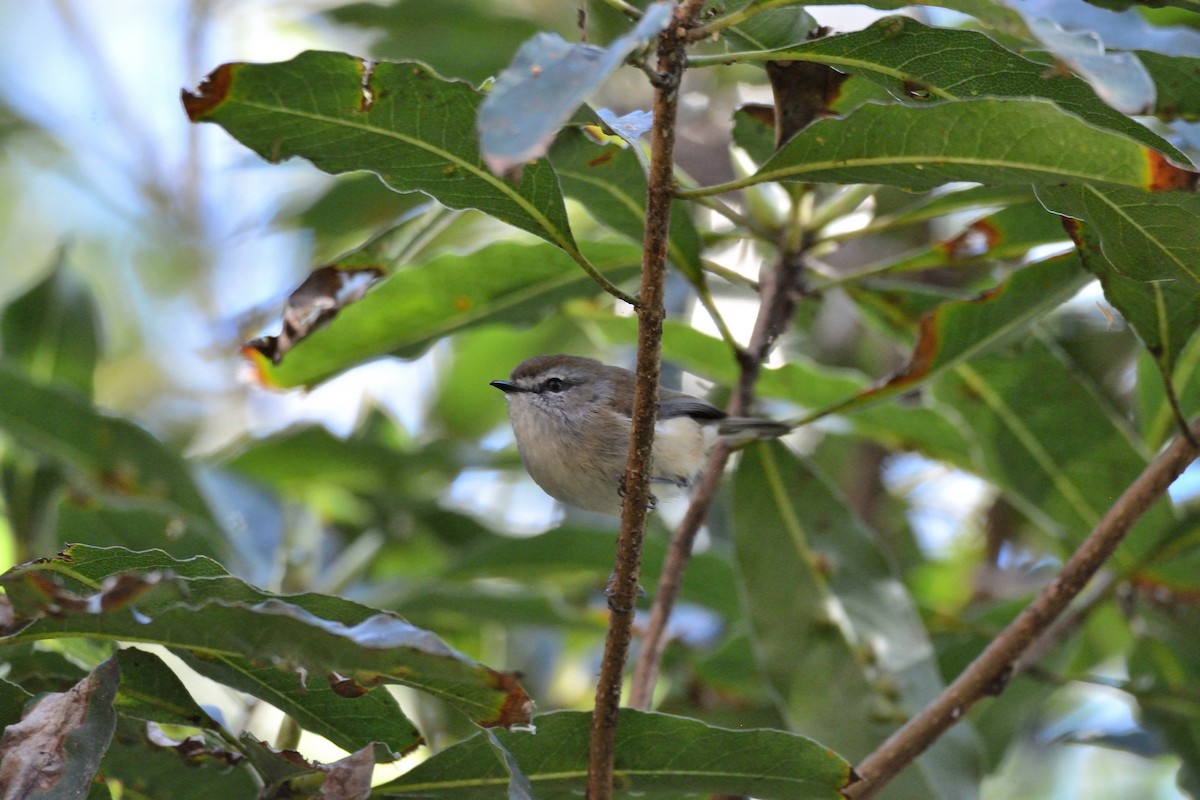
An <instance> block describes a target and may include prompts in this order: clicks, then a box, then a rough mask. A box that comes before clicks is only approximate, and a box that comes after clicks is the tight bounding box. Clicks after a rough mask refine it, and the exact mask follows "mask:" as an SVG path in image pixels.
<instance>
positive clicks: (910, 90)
mask: <svg viewBox="0 0 1200 800" xmlns="http://www.w3.org/2000/svg"><path fill="white" fill-rule="evenodd" d="M744 57H745V56H743V58H744ZM755 57H756V58H757V57H760V58H764V59H765V58H770V59H771V60H780V61H785V60H796V61H815V62H818V63H822V64H827V65H829V66H832V67H836V68H837V69H839V70H841V71H843V72H848V73H850V74H852V75H858V76H861V77H863V78H865V79H867V80H870V81H872V82H875V83H877V84H879V85H880V86H883V87H884V88H885V89H887V91H888V92H889V93H890V94H891V95H892V96H893V97H895V98H897V99H899V100H901V101H904V102H907V103H913V102H920V101H923V100H972V99H975V98H980V97H1008V98H1028V97H1042V98H1045V99H1047V100H1053V101H1054V103H1055V104H1056V105H1058V106H1059V107H1060V108H1061V109H1063V110H1064V111H1067V112H1069V113H1071V114H1073V115H1075V116H1077V117H1079V118H1080V119H1083V120H1085V121H1086V122H1090V123H1092V124H1093V125H1096V126H1098V127H1101V128H1107V129H1109V130H1112V131H1116V132H1118V133H1123V134H1125V135H1126V136H1128V137H1129V138H1131V139H1134V140H1136V141H1139V142H1141V143H1142V144H1145V145H1147V146H1149V147H1151V148H1153V149H1155V150H1158V151H1160V152H1163V153H1165V154H1167V155H1168V156H1170V157H1171V158H1173V159H1178V160H1179V161H1180V163H1187V162H1186V161H1185V160H1184V157H1183V155H1182V154H1181V153H1180V152H1179V151H1178V150H1176V149H1175V148H1174V147H1172V146H1171V145H1170V144H1168V143H1167V142H1166V140H1164V139H1163V138H1161V137H1160V136H1158V135H1156V134H1155V133H1153V132H1152V131H1150V130H1149V129H1148V128H1146V126H1144V125H1140V124H1138V123H1137V122H1135V121H1134V120H1132V119H1130V118H1129V117H1127V116H1125V115H1124V114H1121V113H1120V112H1118V111H1114V110H1113V109H1112V108H1110V107H1109V106H1108V105H1106V104H1105V103H1104V102H1103V101H1101V100H1100V99H1099V98H1098V97H1097V96H1096V93H1095V92H1094V91H1092V89H1091V87H1090V86H1088V84H1087V83H1086V82H1084V81H1083V80H1080V79H1079V78H1077V77H1075V76H1073V75H1061V76H1060V75H1055V76H1054V77H1053V78H1052V79H1048V78H1047V74H1046V70H1047V67H1046V65H1045V64H1039V63H1036V62H1033V61H1030V60H1028V59H1025V58H1022V57H1021V56H1019V55H1017V54H1016V53H1013V52H1011V51H1009V50H1006V49H1005V48H1003V47H1001V46H1000V45H998V44H997V43H996V42H995V41H994V40H993V39H991V38H990V37H988V36H986V35H984V34H982V33H978V32H976V31H968V30H953V29H950V28H935V27H930V26H928V25H923V24H921V23H920V22H917V21H916V20H914V19H911V18H909V17H899V16H897V17H886V18H884V19H881V20H879V21H878V22H876V23H874V24H873V25H871V26H869V27H867V28H864V29H863V30H861V31H856V32H854V33H846V34H842V35H839V36H826V37H823V38H820V39H814V40H812V41H810V42H805V43H803V44H800V45H797V46H794V47H789V48H787V49H786V50H784V51H773V52H770V53H762V54H756V55H755Z"/></svg>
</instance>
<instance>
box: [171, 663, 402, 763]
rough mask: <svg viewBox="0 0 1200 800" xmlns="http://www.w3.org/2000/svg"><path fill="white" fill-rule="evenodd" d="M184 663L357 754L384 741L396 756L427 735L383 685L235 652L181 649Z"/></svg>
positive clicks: (305, 728) (392, 755) (385, 745)
mask: <svg viewBox="0 0 1200 800" xmlns="http://www.w3.org/2000/svg"><path fill="white" fill-rule="evenodd" d="M179 655H180V656H182V658H183V660H184V662H185V663H186V664H187V665H188V666H189V667H191V668H192V669H194V670H196V672H199V673H200V674H201V675H203V676H204V677H206V678H211V679H212V680H214V681H217V682H219V683H223V684H225V685H226V686H231V687H233V688H234V689H237V690H238V691H240V692H245V693H246V694H249V695H251V696H253V697H257V698H258V699H259V700H264V701H266V702H268V703H270V704H271V705H273V706H275V707H276V708H278V709H279V710H280V711H282V712H283V713H285V714H287V715H288V716H290V717H291V718H292V719H294V720H295V721H296V723H297V724H299V725H300V727H301V728H303V729H304V730H306V731H312V732H313V733H315V734H318V735H319V736H324V737H325V738H326V739H328V740H329V741H331V742H333V743H334V744H335V745H337V746H338V747H340V748H342V749H343V750H346V751H349V752H351V753H353V752H355V751H357V750H361V749H362V748H364V747H366V746H368V745H370V744H372V743H379V744H381V745H383V746H384V747H386V748H387V750H388V751H389V754H390V758H388V759H387V760H394V759H395V758H398V757H399V756H400V755H401V754H403V753H407V752H409V751H410V750H412V749H413V748H415V747H416V746H417V745H418V744H419V743H420V741H421V734H420V732H419V731H418V730H417V729H416V727H414V726H413V724H412V722H410V721H409V720H408V718H407V717H406V716H405V715H404V712H403V711H401V710H400V705H399V704H398V703H397V702H396V698H395V697H393V696H392V695H391V693H390V692H388V691H387V690H386V689H385V688H383V687H378V688H375V689H372V690H371V691H364V690H363V689H362V688H359V687H356V686H354V685H353V681H347V682H345V683H346V684H347V690H348V693H347V694H345V695H344V696H343V695H341V694H339V693H338V692H337V690H336V689H335V688H334V687H335V684H336V685H337V686H338V687H339V688H340V687H341V686H342V683H339V682H337V681H336V680H335V679H334V678H332V677H328V678H327V677H326V676H324V675H311V676H307V677H304V676H301V675H300V674H298V673H296V672H289V671H284V670H280V669H277V668H275V667H274V666H271V665H269V664H253V663H251V662H250V661H247V660H246V659H244V658H237V657H235V656H221V655H209V654H205V653H199V652H196V653H188V652H180V654H179Z"/></svg>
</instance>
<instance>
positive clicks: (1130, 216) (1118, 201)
mask: <svg viewBox="0 0 1200 800" xmlns="http://www.w3.org/2000/svg"><path fill="white" fill-rule="evenodd" d="M1037 196H1038V200H1040V201H1041V203H1042V205H1044V206H1045V207H1046V208H1048V209H1049V210H1051V211H1053V212H1054V213H1056V214H1063V215H1066V216H1069V217H1074V218H1075V219H1078V220H1081V221H1083V222H1086V223H1088V224H1089V225H1091V226H1092V227H1093V228H1094V229H1095V232H1096V234H1097V235H1098V236H1099V237H1100V244H1101V249H1102V250H1103V251H1104V256H1105V257H1106V258H1107V259H1108V260H1109V262H1110V263H1111V264H1112V266H1113V268H1114V269H1116V270H1117V271H1118V272H1120V273H1121V274H1122V275H1127V276H1129V277H1130V278H1134V279H1136V280H1139V281H1154V280H1173V281H1177V282H1179V283H1180V284H1182V285H1184V286H1187V287H1188V288H1189V290H1190V291H1193V292H1196V291H1200V237H1197V236H1196V235H1195V234H1196V231H1197V230H1198V229H1200V195H1197V194H1191V193H1184V192H1167V193H1155V194H1150V193H1147V192H1143V191H1140V190H1137V189H1128V188H1122V187H1117V186H1104V187H1101V186H1039V187H1037Z"/></svg>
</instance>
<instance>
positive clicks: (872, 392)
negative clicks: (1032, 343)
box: [809, 253, 1089, 420]
mask: <svg viewBox="0 0 1200 800" xmlns="http://www.w3.org/2000/svg"><path fill="white" fill-rule="evenodd" d="M1088 278H1089V276H1088V273H1087V272H1085V271H1084V270H1082V269H1080V263H1079V257H1078V256H1076V255H1075V254H1074V253H1071V254H1067V255H1063V256H1058V257H1056V258H1052V259H1049V260H1047V261H1043V262H1040V263H1037V264H1031V265H1030V266H1028V267H1024V268H1023V269H1021V270H1018V271H1017V272H1015V273H1013V275H1012V276H1011V277H1010V278H1009V279H1008V280H1007V281H1005V282H1004V283H1002V284H1000V285H999V286H997V287H996V288H994V289H991V290H989V291H987V292H984V293H983V294H981V295H979V296H978V297H976V298H973V299H971V300H963V301H957V302H949V303H943V304H941V305H939V306H938V307H937V308H936V309H935V310H934V311H933V312H931V313H928V314H926V315H924V316H922V317H921V319H920V325H919V330H918V333H917V343H916V346H915V348H914V350H913V355H912V359H911V360H910V361H909V363H908V365H907V366H906V367H905V368H904V369H902V370H901V371H900V372H898V373H896V374H895V375H893V376H892V377H891V378H889V379H888V380H887V381H886V382H884V383H883V384H881V385H879V386H876V387H873V388H870V389H867V390H865V391H863V392H860V393H858V394H857V395H854V396H853V397H850V398H848V399H846V400H844V401H842V402H839V403H836V404H834V405H832V406H830V407H828V408H825V409H823V410H821V411H818V412H816V413H814V414H812V415H811V416H810V417H809V419H810V420H811V419H816V418H818V417H821V416H824V415H826V414H829V413H834V412H838V413H846V412H848V411H852V410H855V409H857V408H860V407H862V406H865V405H869V404H872V403H875V402H877V401H879V400H883V399H886V398H889V397H893V396H895V395H897V394H899V393H900V392H906V391H909V390H911V389H913V388H915V387H917V386H920V385H922V384H924V383H926V382H927V381H929V380H930V379H931V378H934V377H936V376H937V375H939V374H940V373H942V372H944V371H945V370H946V369H947V368H949V367H952V366H954V365H955V364H957V363H959V362H961V361H963V360H964V359H968V358H971V357H973V356H974V355H976V354H978V353H980V352H983V351H984V350H986V349H987V348H989V347H992V346H995V345H996V344H997V343H998V342H1000V341H1002V340H1004V339H1005V338H1007V337H1010V336H1012V335H1014V334H1015V333H1017V332H1019V331H1022V330H1025V329H1026V328H1027V327H1028V326H1029V325H1030V323H1032V322H1033V321H1034V320H1036V319H1038V318H1039V317H1041V316H1042V315H1043V314H1045V313H1046V312H1047V311H1049V310H1050V309H1052V308H1055V307H1056V306H1058V305H1059V304H1060V303H1062V302H1063V301H1064V300H1066V299H1067V298H1069V297H1070V296H1071V295H1072V294H1074V293H1075V292H1076V291H1078V290H1079V288H1080V287H1082V286H1083V285H1084V284H1085V283H1086V282H1087V280H1088ZM872 299H873V300H874V301H877V302H879V303H880V304H881V305H882V306H883V307H884V308H885V312H886V311H887V310H888V309H887V308H886V306H888V305H889V303H888V299H887V298H886V297H884V296H882V295H878V294H876V295H875V296H874V297H873V298H872ZM893 311H894V312H895V313H898V314H899V315H900V316H901V320H900V321H901V322H902V323H906V322H907V318H906V317H905V316H904V313H905V312H904V311H903V310H897V309H893Z"/></svg>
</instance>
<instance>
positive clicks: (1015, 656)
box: [843, 421, 1200, 800]
mask: <svg viewBox="0 0 1200 800" xmlns="http://www.w3.org/2000/svg"><path fill="white" fill-rule="evenodd" d="M1190 430H1191V433H1192V437H1193V438H1195V437H1196V436H1197V435H1200V421H1197V422H1193V423H1192V426H1191V428H1190ZM1197 455H1200V449H1198V448H1197V447H1196V446H1195V445H1193V444H1192V442H1191V441H1189V438H1188V437H1187V436H1183V435H1180V436H1178V437H1176V438H1175V440H1174V441H1173V442H1172V443H1171V445H1170V446H1169V447H1168V448H1167V449H1166V450H1165V451H1164V452H1163V453H1162V455H1160V456H1159V457H1158V458H1157V459H1156V460H1155V461H1154V462H1153V463H1151V464H1149V465H1148V466H1147V467H1146V468H1145V469H1144V470H1142V473H1141V474H1140V475H1139V476H1138V477H1137V478H1136V479H1135V480H1134V481H1133V483H1131V484H1130V485H1129V488H1128V489H1126V490H1125V492H1124V493H1123V494H1122V495H1121V496H1120V497H1119V498H1117V501H1116V502H1115V503H1113V505H1112V507H1111V508H1109V509H1108V511H1107V513H1105V515H1104V517H1103V518H1102V519H1101V520H1100V522H1099V523H1097V524H1096V526H1095V527H1094V528H1093V529H1092V532H1091V533H1089V534H1088V536H1087V538H1086V539H1085V540H1084V541H1083V543H1082V544H1080V545H1079V548H1078V549H1077V550H1076V551H1075V552H1074V553H1073V554H1072V555H1071V557H1070V558H1069V559H1068V560H1067V563H1066V564H1064V565H1063V568H1062V571H1060V572H1059V573H1058V577H1056V578H1055V579H1054V581H1053V582H1052V583H1051V584H1050V585H1049V586H1047V587H1046V588H1044V589H1043V590H1042V591H1041V593H1040V594H1039V595H1038V596H1037V598H1035V599H1034V601H1033V602H1032V603H1030V604H1029V605H1028V606H1026V608H1025V610H1024V611H1022V612H1021V613H1020V614H1019V615H1018V616H1017V618H1016V619H1015V620H1013V621H1012V623H1011V624H1009V626H1008V627H1007V628H1005V629H1004V630H1003V631H1001V633H1000V635H999V636H997V637H996V638H995V639H993V640H992V642H991V644H989V645H988V646H987V647H986V648H985V649H984V651H983V652H982V653H980V655H979V656H978V657H977V658H976V659H975V660H974V661H972V662H971V664H970V665H969V666H968V667H967V668H966V669H965V670H963V672H962V674H960V675H959V676H958V677H957V678H955V679H954V682H953V683H951V684H950V685H949V686H947V687H946V688H945V689H944V690H943V691H942V693H941V694H939V695H938V696H937V697H936V698H934V700H933V702H931V703H930V704H929V705H927V706H925V708H923V709H922V710H921V711H920V713H918V714H917V715H916V716H915V717H913V718H912V719H910V720H909V721H908V722H906V723H905V724H904V725H903V726H902V727H901V728H900V729H899V730H897V731H896V732H895V733H893V734H892V735H891V736H890V737H888V739H887V741H885V742H884V743H883V744H882V745H880V746H879V747H878V748H876V750H875V751H874V752H873V753H871V754H870V755H868V756H867V757H866V758H865V759H863V761H862V762H861V763H860V764H859V765H858V766H857V767H855V772H857V773H858V774H859V775H860V776H862V780H861V781H859V782H858V783H855V784H852V785H851V786H850V787H848V788H847V789H845V790H844V791H843V794H844V795H845V796H846V797H847V798H852V799H853V800H869V798H872V797H876V796H877V795H878V794H879V792H880V791H882V790H883V788H884V787H885V786H886V785H887V784H888V782H889V781H891V779H892V778H894V777H895V776H896V775H898V774H899V773H900V772H901V771H902V770H903V769H904V768H905V767H907V766H908V765H909V764H911V763H912V762H913V761H914V760H915V759H916V758H917V756H919V755H920V754H921V753H923V752H924V751H925V750H926V749H927V748H928V747H929V746H930V745H931V744H932V743H933V742H934V741H936V740H937V739H938V737H940V736H941V735H942V734H943V733H945V732H946V731H947V730H948V729H949V728H950V727H951V726H953V725H954V724H955V723H956V722H957V721H958V720H960V719H962V718H963V717H964V716H965V715H966V712H967V710H968V709H969V708H970V707H971V706H973V705H974V704H975V703H976V702H978V701H979V700H980V699H982V698H984V697H987V696H989V695H991V696H994V695H997V694H999V693H1000V692H1001V691H1003V689H1004V687H1005V685H1006V684H1007V683H1008V681H1009V679H1010V678H1011V677H1012V675H1013V673H1014V671H1015V670H1016V669H1017V667H1018V666H1019V664H1018V660H1019V659H1020V658H1021V657H1022V656H1023V655H1025V654H1026V653H1027V651H1029V649H1030V647H1031V646H1033V645H1034V644H1035V643H1036V642H1037V641H1038V640H1039V639H1040V638H1041V637H1042V636H1043V635H1044V634H1045V633H1046V632H1047V630H1049V629H1050V628H1051V625H1052V623H1054V621H1055V620H1056V619H1058V617H1059V616H1060V615H1061V614H1062V613H1063V611H1065V610H1066V608H1067V606H1068V605H1069V604H1070V603H1071V601H1072V600H1074V599H1075V597H1076V596H1077V595H1078V594H1079V593H1080V592H1081V591H1082V590H1083V588H1084V587H1085V586H1087V584H1088V582H1089V581H1090V580H1091V578H1092V577H1093V576H1094V575H1095V574H1096V572H1097V571H1098V570H1099V569H1100V567H1101V566H1103V565H1104V563H1105V562H1106V561H1107V560H1108V559H1109V558H1110V557H1111V556H1112V554H1113V552H1114V551H1116V549H1117V545H1119V544H1120V543H1121V540H1122V539H1123V538H1124V536H1125V534H1126V533H1128V532H1129V529H1130V528H1132V527H1133V525H1134V523H1136V522H1137V521H1138V520H1139V519H1140V518H1141V517H1142V515H1143V514H1145V513H1146V511H1147V510H1149V509H1150V507H1151V506H1152V505H1154V503H1155V502H1157V501H1158V500H1159V499H1160V498H1161V497H1162V496H1163V494H1164V493H1165V492H1166V491H1167V487H1169V486H1170V485H1171V484H1172V483H1173V482H1174V481H1175V479H1176V478H1178V477H1179V476H1180V475H1181V474H1182V473H1183V471H1184V470H1185V469H1186V468H1187V467H1188V465H1189V464H1191V463H1192V461H1194V460H1195V458H1196V456H1197Z"/></svg>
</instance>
